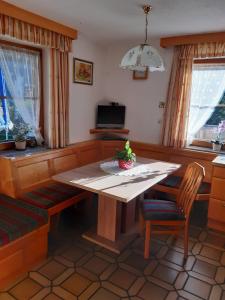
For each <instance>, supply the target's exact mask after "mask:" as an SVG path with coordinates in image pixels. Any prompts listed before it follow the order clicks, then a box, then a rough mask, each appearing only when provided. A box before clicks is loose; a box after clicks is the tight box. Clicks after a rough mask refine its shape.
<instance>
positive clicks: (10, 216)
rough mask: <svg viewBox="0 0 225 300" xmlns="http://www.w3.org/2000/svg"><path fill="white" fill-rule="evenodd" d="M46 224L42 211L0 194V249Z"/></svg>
mask: <svg viewBox="0 0 225 300" xmlns="http://www.w3.org/2000/svg"><path fill="white" fill-rule="evenodd" d="M47 223H48V214H47V212H46V211H45V210H44V209H40V208H38V207H35V206H33V205H30V204H28V203H24V202H22V201H18V200H16V199H13V198H11V197H8V196H6V195H2V194H0V247H1V246H4V245H6V244H8V243H10V242H11V241H14V240H16V239H18V238H19V237H22V236H24V235H25V234H27V233H29V232H31V231H33V230H35V229H37V228H39V227H41V226H42V225H44V224H47Z"/></svg>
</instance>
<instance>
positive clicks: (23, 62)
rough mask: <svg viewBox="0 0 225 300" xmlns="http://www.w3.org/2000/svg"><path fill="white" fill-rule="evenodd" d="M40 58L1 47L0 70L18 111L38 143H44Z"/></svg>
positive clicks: (37, 54)
mask: <svg viewBox="0 0 225 300" xmlns="http://www.w3.org/2000/svg"><path fill="white" fill-rule="evenodd" d="M39 63H40V58H39V53H38V52H31V51H30V50H28V51H26V50H25V49H19V48H12V47H3V46H0V68H1V70H2V72H3V74H4V77H5V80H6V84H7V87H8V90H9V93H10V95H11V97H12V98H13V100H14V103H15V106H16V109H17V111H18V113H19V114H20V116H21V118H22V119H23V121H24V122H25V123H27V124H29V125H30V126H31V130H32V133H33V135H34V136H35V138H36V139H37V142H39V143H40V142H41V141H42V137H41V134H40V128H39V118H40V77H39V70H40V65H39Z"/></svg>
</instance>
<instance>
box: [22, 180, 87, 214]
mask: <svg viewBox="0 0 225 300" xmlns="http://www.w3.org/2000/svg"><path fill="white" fill-rule="evenodd" d="M81 192H82V190H81V189H78V188H75V187H71V186H69V185H65V184H63V183H58V182H56V183H50V184H48V185H46V186H43V187H39V188H37V189H34V190H32V191H31V192H28V193H25V194H24V195H23V196H22V197H20V198H21V200H23V201H25V202H27V203H30V204H32V205H35V206H38V207H40V208H44V209H49V208H51V207H53V206H55V205H57V204H59V203H61V202H63V201H66V200H68V199H70V198H72V197H74V196H76V195H78V194H80V193H81Z"/></svg>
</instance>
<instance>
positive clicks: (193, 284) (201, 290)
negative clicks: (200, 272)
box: [184, 277, 211, 299]
mask: <svg viewBox="0 0 225 300" xmlns="http://www.w3.org/2000/svg"><path fill="white" fill-rule="evenodd" d="M184 290H186V291H187V292H189V293H191V294H194V295H196V296H198V297H201V298H203V299H208V297H209V294H210V290H211V286H210V285H209V284H208V283H205V282H203V281H201V280H199V279H196V278H193V277H189V278H188V280H187V282H186V284H185V286H184Z"/></svg>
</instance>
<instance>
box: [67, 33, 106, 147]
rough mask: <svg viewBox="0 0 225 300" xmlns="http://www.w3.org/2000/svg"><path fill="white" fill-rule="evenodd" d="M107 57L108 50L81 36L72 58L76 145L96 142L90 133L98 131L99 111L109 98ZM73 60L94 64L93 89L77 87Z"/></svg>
mask: <svg viewBox="0 0 225 300" xmlns="http://www.w3.org/2000/svg"><path fill="white" fill-rule="evenodd" d="M105 56H106V50H105V49H104V48H103V47H100V46H98V45H96V44H94V43H93V42H91V41H89V40H87V39H86V38H85V37H84V36H82V35H79V37H78V40H76V41H74V42H73V52H72V53H71V54H70V91H69V92H70V98H69V142H70V143H76V142H80V141H85V140H89V139H93V138H95V137H94V136H93V135H90V134H89V129H91V128H94V127H95V109H96V105H97V103H98V102H99V101H101V100H102V99H103V97H104V94H105V89H104V87H105V84H104V82H105V80H104V79H105V76H104V70H105ZM73 57H77V58H80V59H85V60H89V61H92V62H93V63H94V83H93V86H89V85H83V84H78V83H73V78H72V66H73Z"/></svg>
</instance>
